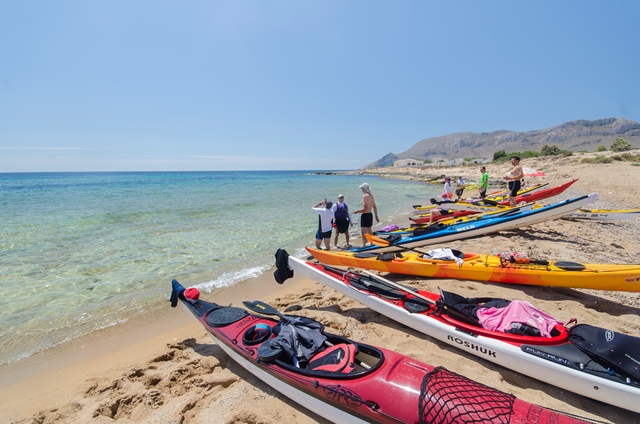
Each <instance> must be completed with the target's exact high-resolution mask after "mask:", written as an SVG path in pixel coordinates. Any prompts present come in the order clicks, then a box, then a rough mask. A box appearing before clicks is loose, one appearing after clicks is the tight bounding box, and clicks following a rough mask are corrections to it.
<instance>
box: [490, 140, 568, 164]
mask: <svg viewBox="0 0 640 424" xmlns="http://www.w3.org/2000/svg"><path fill="white" fill-rule="evenodd" d="M572 155H573V152H572V151H571V150H562V149H560V148H559V147H558V146H555V145H546V144H545V145H544V146H542V149H540V153H538V152H536V151H535V150H525V151H524V152H512V153H507V152H506V151H504V150H498V151H497V152H495V153H494V154H493V162H505V161H506V160H507V159H509V158H511V157H513V156H518V157H520V159H528V158H537V157H539V156H565V157H566V156H572Z"/></svg>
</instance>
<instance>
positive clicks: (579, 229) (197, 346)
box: [0, 154, 640, 423]
mask: <svg viewBox="0 0 640 424" xmlns="http://www.w3.org/2000/svg"><path fill="white" fill-rule="evenodd" d="M591 155H593V154H591ZM584 156H585V155H575V156H572V157H567V158H557V159H549V160H545V161H542V160H538V159H531V160H524V161H523V165H524V166H527V167H531V168H535V169H537V170H541V171H543V172H545V173H546V174H547V177H543V178H535V181H542V182H550V184H551V185H556V184H559V183H561V182H564V181H566V180H568V179H570V178H579V179H580V180H579V181H578V182H577V183H576V184H574V186H573V187H572V188H571V189H570V191H569V192H568V193H567V194H566V195H564V196H562V198H567V197H571V196H575V195H581V194H588V193H591V192H598V193H599V195H600V200H599V201H598V203H597V204H596V206H595V207H598V208H635V207H640V200H638V199H639V198H638V191H639V188H638V181H640V166H632V165H631V164H630V163H629V162H615V163H612V164H600V165H586V164H581V163H579V160H580V159H581V158H582V157H584ZM478 168H479V166H472V167H458V168H441V169H438V170H434V169H424V170H421V169H411V170H407V168H401V169H389V168H385V169H380V170H370V171H368V172H369V173H375V174H379V175H381V174H383V175H387V176H389V177H397V178H414V179H423V180H432V179H433V178H434V176H444V175H447V176H452V177H456V176H458V175H464V176H466V177H467V181H468V182H469V181H476V180H477V179H478V177H479V172H478ZM508 168H509V166H508V164H503V165H493V164H490V165H488V170H489V174H490V176H491V177H499V176H501V175H503V174H504V173H505V172H506V171H507V170H508ZM531 180H533V179H531ZM438 184H440V183H439V182H438ZM475 193H477V192H476V191H475V190H469V191H467V193H465V194H475ZM424 201H425V202H427V201H428V199H426V198H425V199H424ZM379 207H380V208H384V205H379ZM396 223H397V224H399V225H407V224H408V221H404V222H402V221H400V222H396ZM384 224H385V225H386V224H388V223H384ZM639 234H640V219H638V218H636V219H634V220H632V221H621V222H617V223H607V222H595V221H587V222H578V221H566V220H558V221H553V222H550V223H544V224H538V225H536V226H534V227H531V228H526V229H521V230H517V231H507V232H501V233H498V234H494V235H489V236H485V237H482V238H477V239H472V240H466V241H459V242H455V243H451V244H450V247H452V248H457V249H461V250H466V251H469V252H479V253H487V252H489V251H491V250H493V249H497V250H498V251H503V250H519V251H526V252H529V253H530V254H531V256H532V257H534V256H535V257H547V258H554V259H564V260H573V261H578V262H612V263H640V249H639V246H640V244H639V242H638V240H639V239H640V237H639ZM275 248H276V246H274V250H275ZM388 278H391V279H393V280H394V281H401V282H403V283H404V284H412V285H415V286H419V287H422V288H425V289H428V290H434V289H436V288H437V287H438V286H440V287H442V288H446V289H447V290H450V291H455V292H457V293H459V294H462V295H465V296H491V297H505V298H517V299H523V300H527V301H529V302H531V303H533V304H535V305H536V306H538V307H539V308H540V309H542V310H544V311H546V312H548V313H550V314H551V315H553V316H554V317H555V318H557V319H558V320H560V321H564V322H567V321H569V320H570V319H571V318H577V319H578V321H579V322H584V323H590V324H594V325H598V326H603V327H607V328H610V329H612V330H616V331H620V332H624V333H627V334H631V335H635V336H638V335H640V319H639V318H638V315H639V312H640V300H639V297H640V296H639V295H638V294H635V293H619V292H607V291H588V290H572V289H551V288H540V287H526V286H522V287H519V286H516V287H506V286H503V285H498V284H483V283H477V282H472V281H453V280H429V279H418V278H406V277H401V276H393V275H390V276H388ZM167 290H169V287H167ZM206 298H207V300H212V301H215V302H218V303H220V304H228V303H234V304H236V305H240V301H241V300H246V299H247V298H252V299H262V300H265V301H267V302H268V303H270V304H272V305H273V306H275V307H277V308H278V309H280V310H282V311H284V310H286V309H290V310H296V312H295V313H296V314H300V315H306V316H310V317H313V318H316V319H318V320H319V321H321V322H322V323H324V324H325V325H326V326H327V328H328V330H329V331H331V332H334V333H337V334H341V335H344V336H347V337H350V338H353V339H355V340H359V341H363V342H366V343H369V344H372V345H379V346H384V347H387V348H390V349H394V350H397V351H400V352H402V353H404V354H406V355H409V356H411V357H414V358H418V359H420V360H422V361H424V362H428V363H430V364H434V365H443V366H445V367H446V368H448V369H450V370H452V371H454V372H457V373H460V374H462V375H465V376H467V377H469V378H472V379H474V380H477V381H480V382H482V383H484V384H487V385H489V386H492V387H495V388H497V389H500V390H502V391H505V392H510V393H513V394H514V395H516V396H517V397H519V398H522V399H524V400H526V401H529V402H533V403H537V404H540V405H543V406H545V407H549V408H553V409H557V410H560V411H565V412H569V413H574V414H578V415H581V416H584V417H589V418H592V419H595V420H599V421H603V422H614V423H633V422H638V423H640V414H634V413H631V412H628V411H625V410H622V409H619V408H615V407H612V406H608V405H605V404H602V403H599V402H597V401H594V400H590V399H587V398H585V397H582V396H578V395H575V394H573V393H570V392H566V391H564V390H561V389H558V388H556V387H553V386H550V385H548V384H544V383H541V382H539V381H537V380H534V379H532V378H529V377H525V376H522V375H520V374H518V373H516V372H513V371H510V370H507V369H504V368H502V367H499V366H496V365H493V364H491V363H489V362H486V361H484V360H482V359H480V358H477V357H474V356H471V355H469V354H466V353H465V352H462V351H460V350H457V349H454V348H453V347H449V346H448V345H445V344H443V343H440V342H437V341H433V340H431V339H429V338H428V337H426V336H424V335H422V334H420V333H418V332H416V331H413V330H410V329H408V328H406V327H404V326H402V325H399V324H397V323H395V322H393V321H391V320H389V319H387V318H386V317H384V316H381V315H379V314H377V313H375V312H373V311H371V310H370V309H368V308H366V307H364V306H362V305H361V304H359V303H357V302H355V301H353V300H351V299H349V298H347V297H345V296H343V295H341V294H339V293H337V292H335V291H333V290H330V289H327V288H325V287H323V286H320V285H318V284H316V283H314V282H312V281H310V280H307V279H303V278H297V277H296V278H295V279H294V280H293V281H291V280H290V281H288V282H286V283H285V285H284V286H278V285H277V284H276V283H275V281H274V280H273V279H272V278H271V275H270V274H266V275H265V276H263V277H262V278H260V279H257V280H254V281H251V282H247V283H245V284H242V285H240V286H238V287H235V288H232V289H228V290H225V291H222V292H220V293H215V294H213V295H210V296H206ZM0 417H2V419H1V420H0V421H2V422H16V423H32V422H33V423H70V422H77V423H109V422H119V423H134V422H135V423H141V422H145V423H279V422H296V423H313V422H325V421H324V420H323V419H322V418H321V417H319V416H317V415H315V414H313V413H311V412H309V411H308V410H306V409H304V408H303V407H301V406H300V405H297V404H295V403H293V402H291V401H289V400H288V399H286V398H285V397H283V396H282V395H280V394H279V393H277V392H276V391H275V390H273V389H271V388H270V387H268V386H267V385H266V384H264V383H262V382H261V381H259V380H257V379H256V378H255V377H253V376H252V375H251V374H249V373H248V372H247V371H245V370H244V369H243V368H242V367H240V366H239V365H238V364H236V363H234V362H233V361H231V360H230V359H229V358H228V357H227V356H226V355H225V354H224V353H223V352H222V351H221V350H220V348H219V347H218V346H216V345H215V343H214V342H213V341H212V340H211V339H210V338H209V337H208V335H206V333H205V332H204V330H203V329H202V327H201V326H200V325H199V324H197V323H196V322H195V320H193V319H192V318H190V317H188V316H187V314H186V313H185V312H184V311H182V310H181V309H179V308H176V309H170V308H169V307H168V306H167V311H165V312H163V313H161V314H160V315H159V316H156V317H150V319H149V322H146V323H143V324H142V325H136V326H135V327H132V326H128V327H127V326H124V327H119V328H116V329H109V330H106V331H104V332H102V333H100V334H97V335H93V336H91V337H88V338H86V339H84V340H81V341H78V342H76V343H73V344H71V345H68V346H63V347H61V348H58V349H55V350H53V351H51V352H47V353H46V354H43V355H36V356H35V357H32V358H29V359H27V360H24V361H21V362H20V363H18V364H16V365H13V366H11V367H8V366H7V367H3V368H2V369H0Z"/></svg>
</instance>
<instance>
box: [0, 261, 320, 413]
mask: <svg viewBox="0 0 640 424" xmlns="http://www.w3.org/2000/svg"><path fill="white" fill-rule="evenodd" d="M274 270H275V268H272V269H270V270H268V271H267V272H265V273H264V274H262V275H260V276H258V277H256V278H252V279H249V280H246V281H243V282H242V283H240V284H236V285H234V286H231V287H226V288H224V289H222V290H219V291H217V292H216V293H213V294H209V295H205V296H206V297H207V298H208V299H209V300H211V301H213V302H216V303H219V304H224V305H229V304H235V305H240V304H241V302H242V301H243V300H251V299H271V298H272V297H273V296H274V294H276V293H279V292H282V291H283V290H286V289H285V288H283V287H281V286H279V285H278V284H277V283H276V282H275V280H274V279H273V276H272V275H273V271H274ZM293 284H295V285H296V286H301V287H308V286H309V285H311V284H315V283H313V282H312V281H310V280H307V279H304V278H302V277H294V280H293ZM288 285H291V284H288ZM170 290H171V286H170V284H167V291H168V292H170ZM247 293H251V296H249V297H251V299H249V298H248V297H247ZM200 333H204V330H203V329H202V326H201V325H200V324H198V323H197V322H196V321H195V320H194V319H193V318H192V317H190V316H188V315H187V314H185V313H184V312H183V311H182V310H180V309H179V308H176V309H172V308H170V306H169V302H168V301H167V305H166V308H164V309H159V310H155V311H153V312H152V313H151V314H150V315H148V316H146V317H144V318H139V319H135V320H132V321H130V322H127V323H124V324H120V325H116V326H113V327H108V328H105V329H102V330H100V331H96V332H93V333H90V334H88V335H85V336H83V337H80V338H78V339H75V340H72V341H70V342H68V343H64V344H62V345H60V346H56V347H54V348H51V349H48V350H46V351H44V352H40V353H38V354H35V355H33V356H30V357H28V358H25V359H23V360H21V361H18V362H14V363H11V364H8V365H4V366H2V367H0V416H4V417H11V418H12V419H21V418H25V417H27V416H30V415H33V414H36V413H37V412H39V411H40V410H42V409H48V408H55V406H56V405H57V404H58V403H59V402H60V400H61V399H62V400H65V401H70V400H71V399H72V398H73V396H74V395H75V393H76V391H77V387H78V386H79V385H81V383H82V382H83V381H84V380H86V379H87V378H89V377H92V376H96V375H100V374H103V373H112V372H117V371H118V370H122V369H125V368H127V367H130V366H131V364H133V363H136V362H140V361H144V360H146V359H148V358H149V357H152V356H154V355H155V354H157V352H158V351H159V350H162V349H164V348H166V346H167V345H168V344H171V343H176V342H179V341H181V340H182V339H184V338H185V337H186V338H188V337H187V336H188V335H191V336H192V337H195V335H198V334H200ZM212 343H213V342H212Z"/></svg>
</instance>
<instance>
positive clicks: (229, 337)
mask: <svg viewBox="0 0 640 424" xmlns="http://www.w3.org/2000/svg"><path fill="white" fill-rule="evenodd" d="M172 285H173V290H172V294H171V305H172V306H176V305H177V304H178V303H179V302H180V303H182V305H183V306H185V307H186V309H187V310H188V311H189V312H190V313H191V314H193V315H194V317H195V318H196V319H198V321H199V322H200V323H201V324H202V326H203V327H204V328H205V330H206V331H207V332H208V333H209V335H211V337H212V338H213V339H214V340H215V341H216V343H217V344H218V345H219V346H220V347H221V348H222V349H223V350H224V351H225V352H226V353H227V354H228V355H229V356H230V357H231V358H233V359H234V360H235V361H237V362H238V363H239V364H240V365H242V366H243V367H244V368H246V369H247V370H248V371H249V372H251V373H253V374H254V375H255V376H257V377H258V378H260V379H261V380H263V381H264V382H266V383H267V384H269V385H270V386H272V387H273V388H274V389H276V390H278V391H279V392H281V393H282V394H284V395H285V396H287V397H289V398H291V399H292V400H294V401H296V402H298V403H299V404H300V405H302V406H304V407H306V408H308V409H309V410H311V411H313V412H315V413H317V414H319V415H320V416H322V417H324V418H326V419H328V420H330V421H333V422H336V423H346V422H348V423H371V422H379V423H390V424H391V423H394V424H397V423H461V422H478V423H479V422H481V423H523V424H526V423H532V424H533V423H538V424H542V423H557V424H564V423H578V422H585V421H581V420H578V419H576V418H573V417H570V416H567V415H563V414H561V413H558V412H555V411H551V410H549V409H545V408H543V407H541V406H537V405H532V404H530V403H527V402H525V401H522V400H519V399H516V398H515V396H513V395H511V394H507V393H503V392H500V391H498V390H495V389H492V388H490V387H487V386H485V385H483V384H480V383H478V382H475V381H472V380H469V379H467V378H465V377H463V376H461V375H458V374H455V373H453V372H450V371H447V370H446V369H444V368H442V367H433V366H431V365H428V364H426V363H424V362H420V361H418V360H416V359H413V358H410V357H408V356H405V355H402V354H400V353H397V352H394V351H391V350H387V349H384V348H380V347H374V346H370V345H366V344H363V343H358V342H354V341H352V340H349V339H346V338H344V337H340V336H336V335H332V334H329V333H324V331H323V330H324V326H322V324H320V323H319V322H317V321H314V320H312V319H310V318H305V317H296V316H286V315H282V314H280V313H279V312H278V311H276V310H275V309H273V308H271V307H270V306H269V305H266V304H264V303H262V302H258V301H254V302H245V305H246V306H247V307H249V308H250V309H252V310H257V311H261V312H262V313H263V314H268V315H278V316H279V317H280V320H279V321H277V320H274V319H270V318H266V317H263V316H259V315H253V314H250V313H248V312H247V311H246V310H245V309H242V308H237V307H224V306H219V305H216V304H215V303H211V302H206V301H204V300H200V299H198V297H199V296H198V295H197V294H196V295H195V296H194V290H195V289H189V290H185V288H184V287H183V286H182V285H180V283H178V282H177V281H176V280H173V282H172ZM196 293H197V292H196ZM287 337H289V338H287ZM312 350H313V351H314V352H313V354H309V352H310V351H312ZM289 352H293V353H289Z"/></svg>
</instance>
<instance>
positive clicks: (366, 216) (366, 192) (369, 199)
mask: <svg viewBox="0 0 640 424" xmlns="http://www.w3.org/2000/svg"><path fill="white" fill-rule="evenodd" d="M360 189H361V190H362V193H363V194H362V209H358V210H357V211H353V213H355V214H358V213H361V214H362V218H360V232H361V233H362V245H363V246H367V245H368V244H369V243H368V242H367V239H366V237H365V234H373V231H372V229H371V227H373V214H372V213H371V211H372V210H373V212H374V213H375V217H376V222H380V220H379V219H378V207H377V206H376V200H375V199H374V198H373V194H371V187H369V184H367V183H364V184H362V185H361V186H360Z"/></svg>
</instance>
